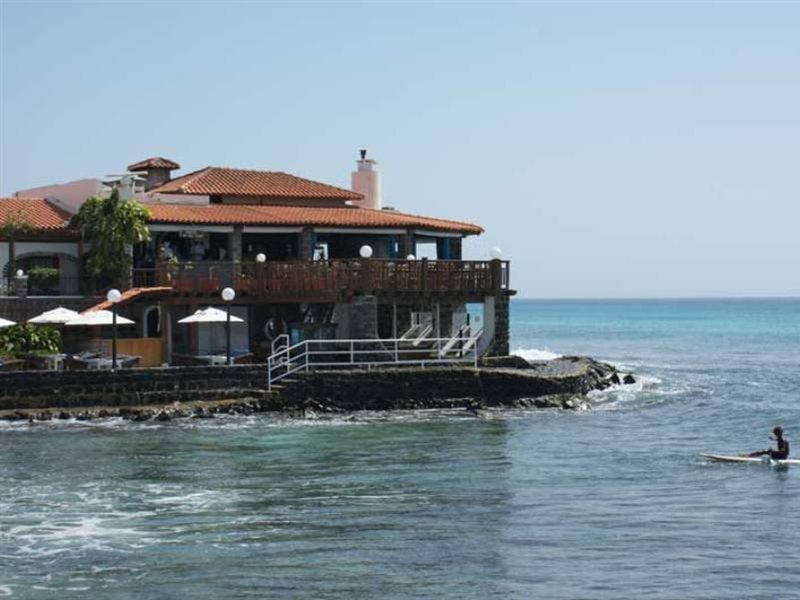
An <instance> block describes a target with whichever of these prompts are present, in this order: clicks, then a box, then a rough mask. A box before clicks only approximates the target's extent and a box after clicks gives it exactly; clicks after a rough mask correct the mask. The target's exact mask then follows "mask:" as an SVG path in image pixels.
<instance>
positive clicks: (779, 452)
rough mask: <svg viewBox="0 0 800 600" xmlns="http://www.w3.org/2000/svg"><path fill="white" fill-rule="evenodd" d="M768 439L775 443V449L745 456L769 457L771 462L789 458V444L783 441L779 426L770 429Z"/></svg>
mask: <svg viewBox="0 0 800 600" xmlns="http://www.w3.org/2000/svg"><path fill="white" fill-rule="evenodd" d="M770 439H773V440H775V441H776V442H777V446H778V447H777V449H775V450H773V449H772V448H767V449H766V450H758V451H757V452H751V453H750V454H747V456H752V457H754V456H769V457H770V458H771V459H772V460H786V459H787V458H789V442H787V441H786V440H785V439H783V427H781V426H780V425H777V426H775V427H774V428H773V429H772V435H771V436H770Z"/></svg>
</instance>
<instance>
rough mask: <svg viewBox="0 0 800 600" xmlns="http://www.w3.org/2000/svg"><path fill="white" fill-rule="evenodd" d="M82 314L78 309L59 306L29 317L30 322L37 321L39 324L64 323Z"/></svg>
mask: <svg viewBox="0 0 800 600" xmlns="http://www.w3.org/2000/svg"><path fill="white" fill-rule="evenodd" d="M80 316H81V314H80V313H79V312H78V311H75V310H70V309H68V308H64V307H63V306H59V307H58V308H54V309H53V310H48V311H45V312H43V313H42V314H40V315H37V316H35V317H33V318H32V319H28V323H35V324H37V325H63V324H64V323H66V322H67V321H72V320H74V319H77V318H78V317H80Z"/></svg>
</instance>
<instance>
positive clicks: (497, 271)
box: [491, 258, 503, 295]
mask: <svg viewBox="0 0 800 600" xmlns="http://www.w3.org/2000/svg"><path fill="white" fill-rule="evenodd" d="M491 265H492V266H491V270H492V292H493V293H494V294H495V295H496V294H499V293H500V290H501V289H502V287H503V263H502V262H501V261H500V259H499V258H493V259H492V261H491Z"/></svg>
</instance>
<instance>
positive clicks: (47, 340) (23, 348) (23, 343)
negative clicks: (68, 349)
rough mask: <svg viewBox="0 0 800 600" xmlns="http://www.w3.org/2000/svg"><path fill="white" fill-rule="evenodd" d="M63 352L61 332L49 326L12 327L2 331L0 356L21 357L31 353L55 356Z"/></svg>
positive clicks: (27, 325)
mask: <svg viewBox="0 0 800 600" xmlns="http://www.w3.org/2000/svg"><path fill="white" fill-rule="evenodd" d="M60 351H61V332H59V331H58V329H55V328H53V327H48V326H47V325H31V324H25V325H12V326H10V327H4V328H3V329H0V354H4V355H6V356H21V355H24V354H28V353H30V352H33V353H36V354H55V353H57V352H60Z"/></svg>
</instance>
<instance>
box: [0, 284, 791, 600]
mask: <svg viewBox="0 0 800 600" xmlns="http://www.w3.org/2000/svg"><path fill="white" fill-rule="evenodd" d="M512 328H513V331H512V345H513V347H514V349H515V350H517V351H518V352H519V353H521V354H523V355H527V356H531V357H533V356H543V355H547V352H550V353H585V354H591V355H594V356H596V357H598V358H601V359H605V360H609V361H612V362H615V363H617V364H620V365H622V366H623V367H624V368H626V369H631V370H633V371H634V372H636V373H637V374H639V375H640V383H639V384H637V385H635V386H630V387H628V388H625V389H619V390H612V391H610V392H604V393H602V394H598V395H596V396H595V398H594V400H595V408H594V409H593V410H591V411H585V412H579V413H569V412H559V411H490V412H488V413H487V414H486V415H485V416H484V417H483V418H474V417H470V416H466V415H465V414H463V413H462V412H461V411H452V412H447V411H445V412H416V413H415V412H408V413H400V414H392V415H389V414H372V415H353V416H350V417H347V418H338V419H333V420H329V421H305V422H304V421H291V420H285V419H278V418H275V417H270V416H264V415H261V416H256V417H230V418H220V419H216V420H212V421H207V420H201V421H184V422H180V423H179V422H174V423H165V424H155V423H154V424H131V423H126V422H123V421H117V420H110V421H106V422H98V423H93V424H80V423H46V424H36V425H32V426H29V425H26V424H4V425H0V481H2V486H0V597H2V596H4V595H6V596H8V595H10V596H11V597H13V598H88V597H91V598H95V597H96V598H137V599H141V598H238V597H242V598H247V597H253V598H262V597H276V598H277V597H280V598H288V597H297V598H334V597H348V598H349V597H362V598H369V597H375V596H381V597H385V598H407V597H437V598H492V597H494V598H556V599H558V598H570V599H572V598H641V597H648V598H703V599H716V598H719V599H723V598H725V599H727V598H767V597H769V598H773V597H780V598H790V597H800V560H798V557H800V535H799V534H798V532H799V531H800V468H789V469H787V470H778V469H774V468H770V467H768V466H763V465H744V466H740V465H712V464H707V463H706V462H704V461H702V460H700V459H699V458H698V456H697V454H698V452H701V451H707V450H714V451H721V452H739V451H742V450H750V449H757V448H762V447H765V446H766V445H767V444H769V440H768V439H767V435H768V431H769V429H770V428H771V427H772V426H773V425H774V424H775V423H778V422H780V423H782V424H783V425H784V427H785V428H786V430H787V432H788V434H789V437H790V439H791V440H792V441H793V442H794V448H795V454H797V455H798V456H800V301H798V300H745V301H730V300H726V301H613V302H612V301H594V302H584V301H582V302H578V301H558V302H555V301H553V302H550V301H548V302H538V301H537V302H534V301H519V300H515V301H514V302H513V304H512Z"/></svg>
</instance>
